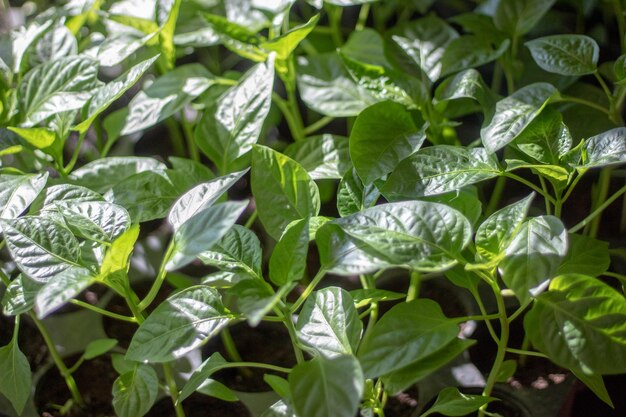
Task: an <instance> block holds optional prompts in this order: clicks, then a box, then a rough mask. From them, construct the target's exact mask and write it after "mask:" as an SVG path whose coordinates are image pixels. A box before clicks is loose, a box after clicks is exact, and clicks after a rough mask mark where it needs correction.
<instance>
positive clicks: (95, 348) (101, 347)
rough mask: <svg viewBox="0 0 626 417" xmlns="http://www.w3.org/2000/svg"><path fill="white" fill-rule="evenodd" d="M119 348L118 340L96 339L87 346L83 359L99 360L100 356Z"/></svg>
mask: <svg viewBox="0 0 626 417" xmlns="http://www.w3.org/2000/svg"><path fill="white" fill-rule="evenodd" d="M115 346H117V340H116V339H96V340H92V341H91V342H89V343H88V344H87V346H85V351H84V352H83V355H82V356H83V358H85V359H86V360H91V359H94V358H97V357H98V356H101V355H104V354H105V353H107V352H109V351H110V350H111V349H113V348H114V347H115Z"/></svg>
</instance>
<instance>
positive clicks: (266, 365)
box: [220, 362, 291, 374]
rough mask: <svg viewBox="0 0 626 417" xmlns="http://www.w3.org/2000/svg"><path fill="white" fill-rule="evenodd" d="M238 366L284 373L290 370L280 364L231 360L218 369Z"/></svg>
mask: <svg viewBox="0 0 626 417" xmlns="http://www.w3.org/2000/svg"><path fill="white" fill-rule="evenodd" d="M238 367H246V368H259V369H267V370H270V371H276V372H282V373H284V374H288V373H290V372H291V369H289V368H283V367H282V366H277V365H272V364H269V363H260V362H232V363H226V364H224V365H222V366H220V369H227V368H238Z"/></svg>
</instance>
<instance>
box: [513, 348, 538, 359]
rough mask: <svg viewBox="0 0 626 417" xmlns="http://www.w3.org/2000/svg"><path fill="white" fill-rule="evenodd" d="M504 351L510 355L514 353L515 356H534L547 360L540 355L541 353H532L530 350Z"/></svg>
mask: <svg viewBox="0 0 626 417" xmlns="http://www.w3.org/2000/svg"><path fill="white" fill-rule="evenodd" d="M506 351H507V352H510V353H515V354H517V355H523V356H536V357H538V358H548V356H546V355H544V354H543V353H541V352H534V351H532V350H524V349H513V348H506Z"/></svg>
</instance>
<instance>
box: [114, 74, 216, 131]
mask: <svg viewBox="0 0 626 417" xmlns="http://www.w3.org/2000/svg"><path fill="white" fill-rule="evenodd" d="M212 84H213V75H211V73H209V72H208V71H207V70H206V68H204V67H203V66H202V65H200V64H187V65H182V66H179V67H177V68H175V69H173V70H172V71H170V72H168V73H167V74H165V75H162V76H161V77H159V78H157V79H156V80H155V81H154V82H153V83H152V84H150V86H149V87H148V88H146V89H145V90H143V91H141V92H139V93H138V94H137V95H136V96H135V97H133V99H132V100H131V101H130V103H128V107H127V108H124V109H121V110H118V111H117V112H115V113H113V114H111V115H110V116H108V117H107V118H106V119H105V121H104V124H105V127H106V125H107V123H110V122H111V121H112V120H113V118H114V117H115V116H117V117H119V118H122V120H123V126H124V127H123V128H122V129H121V131H120V132H119V135H130V134H132V133H136V132H139V131H142V130H145V129H146V128H148V127H150V126H154V125H155V124H157V123H159V122H161V121H162V120H165V119H167V118H168V117H170V116H171V115H173V114H175V113H176V112H178V111H179V110H181V109H182V108H183V107H184V106H185V105H186V104H188V103H190V102H191V101H192V100H193V99H195V98H196V97H198V96H199V95H200V94H202V93H203V92H204V91H205V90H206V89H207V88H209V87H210V86H211V85H212Z"/></svg>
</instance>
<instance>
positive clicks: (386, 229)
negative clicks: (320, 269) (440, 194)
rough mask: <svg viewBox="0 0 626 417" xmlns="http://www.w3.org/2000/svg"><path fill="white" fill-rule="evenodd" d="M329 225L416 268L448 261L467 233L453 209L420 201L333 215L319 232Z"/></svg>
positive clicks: (435, 267)
mask: <svg viewBox="0 0 626 417" xmlns="http://www.w3.org/2000/svg"><path fill="white" fill-rule="evenodd" d="M329 225H333V226H338V227H339V228H340V229H341V230H342V231H343V232H344V233H345V234H346V236H345V238H346V239H347V240H350V241H352V242H353V243H354V244H355V245H358V246H359V248H360V249H361V250H364V251H366V252H367V253H368V254H370V255H372V256H374V257H375V258H378V259H382V260H384V261H385V262H387V263H389V264H393V265H397V266H410V267H411V268H413V269H416V270H420V271H440V270H443V269H446V268H449V267H451V266H453V265H454V264H455V263H456V259H457V257H458V256H460V252H461V251H462V250H463V248H464V247H465V246H466V245H467V243H469V240H470V239H471V233H472V230H471V226H470V224H469V222H468V220H467V219H466V218H465V217H464V216H463V215H462V214H461V213H459V212H458V211H456V210H455V209H453V208H450V207H448V206H445V205H443V204H439V203H430V202H423V201H406V202H398V203H389V204H381V205H378V206H375V207H372V208H370V209H366V210H363V211H361V212H359V213H355V214H353V215H350V216H348V217H344V218H341V219H337V220H333V221H332V222H330V223H327V224H326V225H325V226H323V227H322V228H321V229H320V231H321V230H322V229H324V228H325V227H328V226H329ZM318 234H319V231H318ZM336 238H337V237H334V239H336ZM339 242H340V240H339ZM326 250H333V252H332V253H333V255H332V257H331V259H334V260H335V262H337V263H339V264H341V263H342V262H343V261H342V257H343V256H345V255H344V254H342V252H335V250H336V248H328V249H327V248H323V250H321V252H323V253H325V251H326ZM326 256H327V255H326V254H324V256H323V257H322V259H326Z"/></svg>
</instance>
